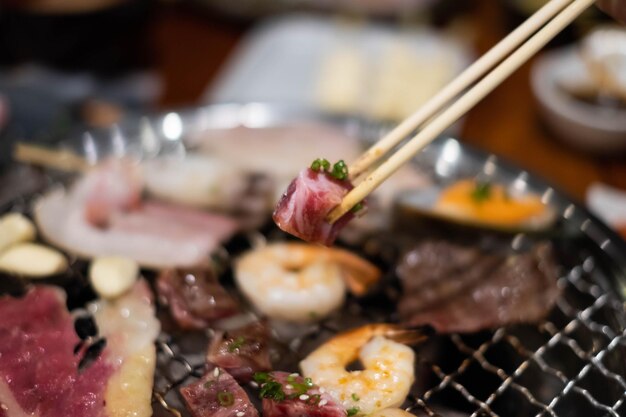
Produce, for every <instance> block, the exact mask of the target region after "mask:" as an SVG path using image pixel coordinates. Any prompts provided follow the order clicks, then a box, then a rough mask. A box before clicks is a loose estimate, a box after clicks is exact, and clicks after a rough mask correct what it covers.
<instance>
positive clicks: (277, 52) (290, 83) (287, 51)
mask: <svg viewBox="0 0 626 417" xmlns="http://www.w3.org/2000/svg"><path fill="white" fill-rule="evenodd" d="M471 56H472V54H471V53H470V51H469V48H467V47H466V46H465V45H464V44H463V43H462V42H460V41H459V40H458V39H453V38H449V37H446V36H445V35H444V34H443V33H440V32H436V31H434V30H431V29H428V28H420V29H402V30H401V29H399V28H398V27H397V26H389V25H383V24H370V23H367V24H365V23H363V24H357V23H346V22H339V21H337V20H334V19H331V18H324V17H314V16H310V15H290V16H287V17H281V18H275V19H271V20H268V21H266V22H264V23H262V24H261V25H260V26H258V27H257V28H256V29H253V30H252V31H251V33H250V34H249V35H248V36H247V37H246V38H245V39H244V40H243V41H242V43H241V44H240V46H239V48H238V49H237V50H236V51H235V52H234V54H233V55H232V58H231V59H230V60H229V61H228V62H227V64H226V65H225V66H224V67H223V69H222V71H221V73H220V75H219V76H218V77H217V79H216V82H215V83H214V84H213V85H212V86H211V87H210V88H209V89H208V90H207V91H206V92H205V94H204V101H205V102H207V103H211V102H222V103H223V102H236V103H246V102H270V103H272V102H273V103H287V104H292V105H297V106H299V107H308V108H314V109H318V110H326V111H328V110H331V111H332V110H337V109H336V108H333V105H332V103H331V104H330V105H328V106H327V105H326V104H328V100H327V98H328V97H326V98H324V97H320V94H322V95H324V90H326V96H328V90H329V89H330V90H331V93H332V89H333V88H334V87H335V86H336V88H337V91H336V93H337V95H338V96H340V97H344V98H345V96H346V95H351V94H352V96H351V98H350V99H348V101H349V103H347V105H344V106H343V108H342V110H343V111H342V113H349V114H361V115H365V116H370V118H376V117H371V116H372V115H374V116H376V114H377V113H381V112H380V111H370V110H371V109H372V106H374V107H375V105H376V102H377V101H378V102H380V101H385V97H381V96H385V95H387V96H389V95H390V94H391V95H392V96H393V97H391V98H390V97H386V98H387V102H390V101H392V99H393V101H394V102H400V101H404V102H407V100H408V101H409V102H410V100H411V98H412V97H413V96H415V95H416V94H420V93H424V94H426V95H430V94H429V93H430V91H431V90H435V91H436V89H437V86H433V85H432V84H433V77H445V78H446V79H448V78H450V79H451V78H453V77H454V76H455V75H456V74H458V73H459V72H460V71H462V69H463V68H465V67H466V66H467V65H468V64H469V63H470V62H471ZM394 60H395V62H390V61H394ZM331 61H334V62H331ZM339 61H340V62H341V63H343V64H345V65H343V66H341V65H340V66H339V68H340V69H341V71H330V74H329V69H332V67H333V65H335V64H337V63H338V62H339ZM398 61H399V62H398ZM433 61H437V62H441V65H440V69H441V71H430V72H429V68H431V67H432V64H433ZM429 66H430V67H429ZM348 67H349V68H348ZM413 70H414V71H418V72H420V73H422V72H423V73H424V74H425V75H424V77H420V76H416V75H415V74H414V72H412V71H413ZM338 72H341V73H342V74H338ZM441 72H443V73H445V74H444V75H442V74H439V73H441ZM395 73H401V74H402V75H405V76H404V77H401V78H403V79H406V80H411V81H412V82H410V83H409V82H406V83H405V85H403V86H402V88H400V89H398V88H397V86H391V87H390V88H386V87H385V86H383V87H380V84H381V83H383V84H384V83H389V82H391V83H393V82H394V80H393V78H394V77H393V75H394V74H395ZM329 78H332V79H329ZM396 78H397V77H396ZM347 84H349V85H347ZM442 84H443V81H442ZM377 85H379V87H378V88H377V87H376V86H377ZM385 88H386V90H385ZM394 88H395V89H394ZM339 90H341V91H339ZM355 90H357V91H355ZM381 90H385V91H381ZM394 93H399V94H394ZM376 97H379V98H378V99H377V98H376ZM331 101H332V98H331ZM417 101H418V102H419V101H420V100H419V99H418V100H417ZM408 105H410V104H407V106H408ZM334 107H337V106H334ZM340 107H341V106H340ZM405 107H406V106H405ZM414 110H415V109H414V108H411V111H414ZM382 113H383V114H384V113H385V111H382ZM392 113H393V112H392ZM396 113H398V112H396ZM401 113H402V111H400V112H399V114H401ZM379 119H380V118H379ZM390 119H391V120H393V119H394V118H390ZM396 119H397V117H396Z"/></svg>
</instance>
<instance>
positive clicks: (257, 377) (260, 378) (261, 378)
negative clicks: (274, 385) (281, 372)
mask: <svg viewBox="0 0 626 417" xmlns="http://www.w3.org/2000/svg"><path fill="white" fill-rule="evenodd" d="M252 378H254V382H256V383H257V384H265V383H266V382H267V381H269V380H270V379H271V377H270V374H268V373H267V372H255V373H254V376H253V377H252Z"/></svg>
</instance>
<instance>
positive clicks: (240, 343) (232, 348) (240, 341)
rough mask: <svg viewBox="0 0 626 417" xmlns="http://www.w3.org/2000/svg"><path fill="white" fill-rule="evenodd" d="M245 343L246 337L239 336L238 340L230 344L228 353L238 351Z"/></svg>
mask: <svg viewBox="0 0 626 417" xmlns="http://www.w3.org/2000/svg"><path fill="white" fill-rule="evenodd" d="M245 341H246V339H245V337H243V336H239V337H238V338H236V339H235V340H233V341H232V342H231V343H229V344H228V351H229V352H231V353H232V352H234V351H236V350H237V349H239V348H240V347H241V346H243V344H244V343H245Z"/></svg>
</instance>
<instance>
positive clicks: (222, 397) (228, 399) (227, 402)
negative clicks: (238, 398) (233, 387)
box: [217, 391, 235, 407]
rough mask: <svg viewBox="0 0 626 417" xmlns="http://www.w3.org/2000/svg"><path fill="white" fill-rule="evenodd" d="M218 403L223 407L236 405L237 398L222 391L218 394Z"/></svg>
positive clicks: (230, 393)
mask: <svg viewBox="0 0 626 417" xmlns="http://www.w3.org/2000/svg"><path fill="white" fill-rule="evenodd" d="M217 401H219V403H220V405H221V406H222V407H228V406H231V405H233V404H234V403H235V396H234V395H233V393H232V392H228V391H222V392H220V393H219V394H217Z"/></svg>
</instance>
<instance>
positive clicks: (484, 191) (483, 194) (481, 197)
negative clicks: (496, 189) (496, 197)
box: [471, 182, 491, 203]
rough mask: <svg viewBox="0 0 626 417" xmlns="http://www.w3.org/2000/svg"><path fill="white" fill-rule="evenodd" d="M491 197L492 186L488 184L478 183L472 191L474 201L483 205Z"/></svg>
mask: <svg viewBox="0 0 626 417" xmlns="http://www.w3.org/2000/svg"><path fill="white" fill-rule="evenodd" d="M490 196H491V184H490V183H488V182H476V186H475V187H474V189H473V190H472V194H471V197H472V200H474V201H475V202H477V203H482V202H483V201H485V200H488V199H489V197H490Z"/></svg>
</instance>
